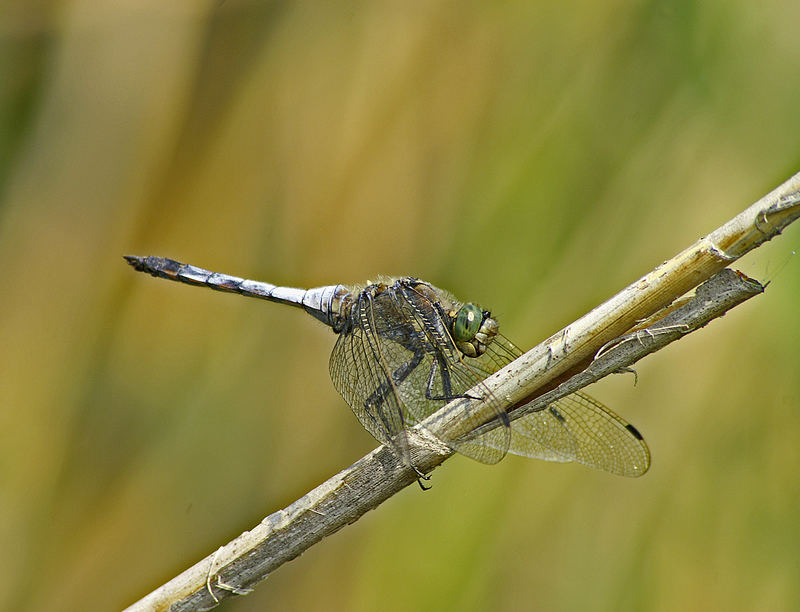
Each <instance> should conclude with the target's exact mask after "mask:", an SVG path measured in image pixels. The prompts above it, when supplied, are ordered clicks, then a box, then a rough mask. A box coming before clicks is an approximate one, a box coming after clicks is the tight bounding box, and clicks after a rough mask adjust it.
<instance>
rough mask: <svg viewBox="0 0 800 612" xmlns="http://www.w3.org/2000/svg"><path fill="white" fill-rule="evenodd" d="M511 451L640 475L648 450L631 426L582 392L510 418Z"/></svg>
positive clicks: (525, 455)
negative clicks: (514, 418)
mask: <svg viewBox="0 0 800 612" xmlns="http://www.w3.org/2000/svg"><path fill="white" fill-rule="evenodd" d="M511 430H512V433H511V444H510V446H509V452H511V453H513V454H515V455H522V456H524V457H533V458H536V459H546V460H548V461H575V462H577V463H582V464H584V465H588V466H591V467H594V468H597V469H600V470H604V471H606V472H611V473H613V474H619V475H621V476H641V475H642V474H644V473H645V472H646V471H647V469H648V468H649V467H650V451H649V450H648V448H647V444H646V443H645V441H644V439H642V435H641V434H640V433H639V432H638V431H637V430H636V428H635V427H633V425H631V424H630V423H627V422H626V421H624V420H623V419H622V418H620V417H619V416H617V415H616V414H614V413H613V412H611V410H609V409H608V408H606V407H605V406H604V405H603V404H601V403H600V402H598V401H597V400H595V399H594V398H592V397H590V396H588V395H586V394H585V393H581V392H577V393H573V394H572V395H568V396H566V397H564V398H561V399H560V400H558V401H556V402H554V403H553V404H551V405H550V406H548V407H547V408H545V409H543V410H540V411H538V412H533V413H531V414H529V415H527V416H525V417H522V418H520V419H517V420H515V421H512V423H511Z"/></svg>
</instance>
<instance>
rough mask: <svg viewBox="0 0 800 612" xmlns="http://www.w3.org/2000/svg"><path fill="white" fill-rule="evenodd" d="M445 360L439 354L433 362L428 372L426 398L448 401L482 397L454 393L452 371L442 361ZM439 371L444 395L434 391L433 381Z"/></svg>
mask: <svg viewBox="0 0 800 612" xmlns="http://www.w3.org/2000/svg"><path fill="white" fill-rule="evenodd" d="M443 361H444V358H443V357H442V356H441V355H440V354H437V355H436V358H435V359H434V360H433V363H431V371H430V373H429V374H428V384H427V385H426V386H425V398H426V399H429V400H446V401H448V402H449V401H451V400H454V399H474V400H479V399H481V398H480V397H475V396H474V395H470V394H468V393H462V394H455V395H454V394H453V385H452V383H451V382H450V371H449V370H448V369H447V366H446V365H445V364H443V363H442V362H443ZM437 373H438V374H439V377H440V378H441V380H442V395H434V393H433V381H434V379H435V378H436V375H437Z"/></svg>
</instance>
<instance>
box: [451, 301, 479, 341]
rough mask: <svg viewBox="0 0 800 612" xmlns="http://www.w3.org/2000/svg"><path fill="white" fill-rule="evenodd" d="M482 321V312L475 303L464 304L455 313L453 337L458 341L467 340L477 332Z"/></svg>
mask: <svg viewBox="0 0 800 612" xmlns="http://www.w3.org/2000/svg"><path fill="white" fill-rule="evenodd" d="M482 322H483V313H482V312H481V309H480V308H478V307H477V306H475V304H464V305H463V306H462V307H461V308H459V310H458V313H457V314H456V322H455V323H454V324H453V337H454V338H455V339H456V340H457V341H458V342H469V341H470V340H472V339H473V338H474V337H475V334H477V333H478V330H479V329H480V328H481V323H482Z"/></svg>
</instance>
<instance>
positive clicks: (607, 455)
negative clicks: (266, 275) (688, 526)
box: [125, 255, 650, 477]
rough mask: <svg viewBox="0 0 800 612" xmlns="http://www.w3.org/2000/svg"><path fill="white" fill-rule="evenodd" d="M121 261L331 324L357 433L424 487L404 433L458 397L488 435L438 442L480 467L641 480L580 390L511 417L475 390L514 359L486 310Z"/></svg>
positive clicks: (415, 290) (412, 281)
mask: <svg viewBox="0 0 800 612" xmlns="http://www.w3.org/2000/svg"><path fill="white" fill-rule="evenodd" d="M125 259H126V260H127V261H128V263H130V264H131V265H132V266H133V267H134V268H135V269H136V270H138V271H140V272H146V273H149V274H151V275H152V276H155V277H158V278H164V279H168V280H172V281H178V282H181V283H186V284H189V285H195V286H201V287H203V286H204V287H209V288H211V289H215V290H218V291H225V292H230V293H238V294H240V295H244V296H249V297H255V298H260V299H264V300H268V301H271V302H277V303H280V304H288V305H291V306H295V307H300V308H303V309H304V310H305V311H306V312H307V313H309V314H310V315H312V316H313V317H315V318H316V319H318V320H319V321H321V322H322V323H324V324H326V325H328V326H329V327H330V328H331V329H332V330H333V332H334V333H335V334H337V336H338V338H337V340H336V343H335V345H334V347H333V351H332V353H331V357H330V375H331V379H332V381H333V384H334V386H335V387H336V389H337V391H338V392H339V393H340V394H341V395H342V397H343V398H344V400H345V401H346V402H347V403H348V404H349V406H350V408H351V409H352V410H353V412H354V413H355V415H356V417H357V418H358V420H359V421H360V422H361V424H362V425H363V426H364V428H365V429H366V430H367V431H368V432H369V433H370V434H372V436H373V437H374V438H375V439H376V440H378V442H380V443H382V444H385V445H387V446H388V447H389V448H391V449H392V450H393V452H394V453H395V455H396V456H397V457H398V458H399V459H400V460H401V461H402V462H403V463H404V464H406V465H408V466H409V467H411V468H412V469H414V470H415V471H416V472H417V474H418V475H419V476H420V477H425V476H424V475H423V474H422V473H421V472H420V471H419V470H417V468H416V467H415V466H414V465H413V463H412V462H411V454H410V449H409V440H408V431H409V429H410V428H412V427H414V426H418V425H419V426H421V427H425V421H426V419H428V418H429V417H430V416H431V415H433V414H434V413H435V412H436V411H438V410H439V409H440V408H442V407H443V406H444V405H445V404H447V403H449V402H451V401H453V400H456V399H459V398H463V399H484V400H485V401H486V402H488V404H489V406H490V408H491V414H492V416H491V420H490V421H488V426H487V421H486V417H485V416H484V417H483V418H482V419H480V420H479V418H478V417H477V416H472V415H470V414H469V413H467V415H466V416H465V417H464V418H465V419H467V420H474V422H468V423H467V424H466V425H467V426H468V430H470V431H471V430H473V429H478V428H480V429H479V431H480V432H481V433H480V434H478V435H472V436H470V435H467V436H463V437H462V438H460V439H457V440H448V441H444V440H443V442H444V443H445V444H446V445H447V446H449V447H450V448H451V449H453V450H454V451H456V452H459V453H461V454H463V455H466V456H468V457H471V458H472V459H475V460H477V461H480V462H482V463H489V464H491V463H497V462H498V461H500V460H501V459H503V457H505V456H506V454H507V453H511V454H515V455H521V456H525V457H532V458H536V459H544V460H547V461H557V462H571V461H572V462H576V463H581V464H584V465H587V466H590V467H593V468H596V469H600V470H604V471H606V472H610V473H613V474H618V475H621V476H641V475H642V474H644V473H645V472H646V471H647V469H648V467H649V465H650V452H649V450H648V448H647V444H646V443H645V441H644V439H643V437H642V435H641V434H640V433H639V432H638V430H637V429H636V428H635V427H634V426H633V425H631V424H629V423H627V422H626V421H625V420H624V419H622V418H621V417H619V416H618V415H616V414H615V413H614V412H612V411H611V410H609V409H608V408H606V407H605V406H604V405H603V404H601V403H600V402H598V401H597V400H595V399H594V398H592V397H591V396H589V395H587V394H585V393H583V392H576V393H573V394H571V395H568V396H566V397H563V398H561V399H559V400H557V401H555V402H553V403H552V404H550V405H549V406H547V407H545V408H543V409H539V410H537V411H534V412H531V413H529V414H527V415H525V416H523V417H521V418H518V419H513V420H512V419H511V418H509V415H508V414H507V413H506V411H505V409H504V407H503V405H502V403H501V402H500V401H499V400H498V399H497V398H496V397H494V396H493V395H492V393H491V391H490V390H489V389H488V388H487V387H486V386H485V385H484V383H483V381H484V380H485V379H486V378H487V377H488V376H489V375H491V374H493V373H494V372H496V371H497V370H499V369H500V368H502V367H503V366H505V365H507V364H508V363H510V362H511V361H513V360H514V359H516V358H517V357H519V356H520V355H522V351H521V350H520V349H519V348H517V347H516V346H515V345H514V344H512V343H511V342H510V341H509V340H508V339H507V338H506V337H505V336H503V335H502V334H500V332H499V329H500V328H499V324H498V322H497V319H496V318H495V317H493V316H492V314H491V312H490V311H488V310H484V309H482V308H480V307H479V306H477V305H476V304H474V303H472V302H466V303H464V302H460V301H459V300H457V299H456V298H455V297H453V296H452V295H451V294H450V293H448V292H447V291H444V290H442V289H439V288H438V287H435V286H433V285H431V284H430V283H427V282H425V281H423V280H420V279H418V278H413V277H403V278H381V279H379V280H377V281H374V282H369V281H368V282H367V283H364V284H361V285H328V286H324V287H316V288H313V289H296V288H291V287H282V286H278V285H273V284H271V283H266V282H261V281H255V280H248V279H244V278H239V277H236V276H230V275H227V274H220V273H217V272H212V271H210V270H205V269H203V268H198V267H196V266H192V265H188V264H184V263H181V262H178V261H175V260H172V259H166V258H163V257H138V256H134V255H126V256H125ZM434 435H435V434H434Z"/></svg>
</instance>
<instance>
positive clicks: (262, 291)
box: [125, 255, 348, 327]
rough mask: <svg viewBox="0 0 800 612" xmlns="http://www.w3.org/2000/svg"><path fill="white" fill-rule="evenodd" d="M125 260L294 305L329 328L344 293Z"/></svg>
mask: <svg viewBox="0 0 800 612" xmlns="http://www.w3.org/2000/svg"><path fill="white" fill-rule="evenodd" d="M125 259H126V260H127V262H128V263H129V264H131V265H132V266H133V267H134V268H135V269H136V270H138V271H139V272H147V273H148V274H151V275H152V276H156V277H158V278H165V279H167V280H172V281H177V282H179V283H185V284H187V285H195V286H201V287H202V286H205V287H208V288H210V289H215V290H216V291H225V292H227V293H238V294H240V295H245V296H248V297H255V298H260V299H262V300H268V301H270V302H278V303H280V304H289V305H290V306H297V307H300V308H303V309H304V310H305V311H306V312H308V313H309V314H310V315H312V316H313V317H315V318H316V319H319V320H320V321H322V322H323V323H325V324H326V325H330V326H331V327H335V323H336V320H337V318H338V315H339V310H340V308H341V304H342V301H343V299H344V298H345V297H346V295H347V294H348V292H347V291H346V290H345V289H344V287H343V286H342V285H328V286H326V287H315V288H314V289H296V288H294V287H282V286H280V285H273V284H272V283H265V282H262V281H255V280H249V279H246V278H239V277H238V276H230V275H229V274H220V273H219V272H212V271H211V270H206V269H204V268H198V267H197V266H192V265H189V264H185V263H181V262H179V261H175V260H174V259H167V258H166V257H138V256H136V255H125Z"/></svg>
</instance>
